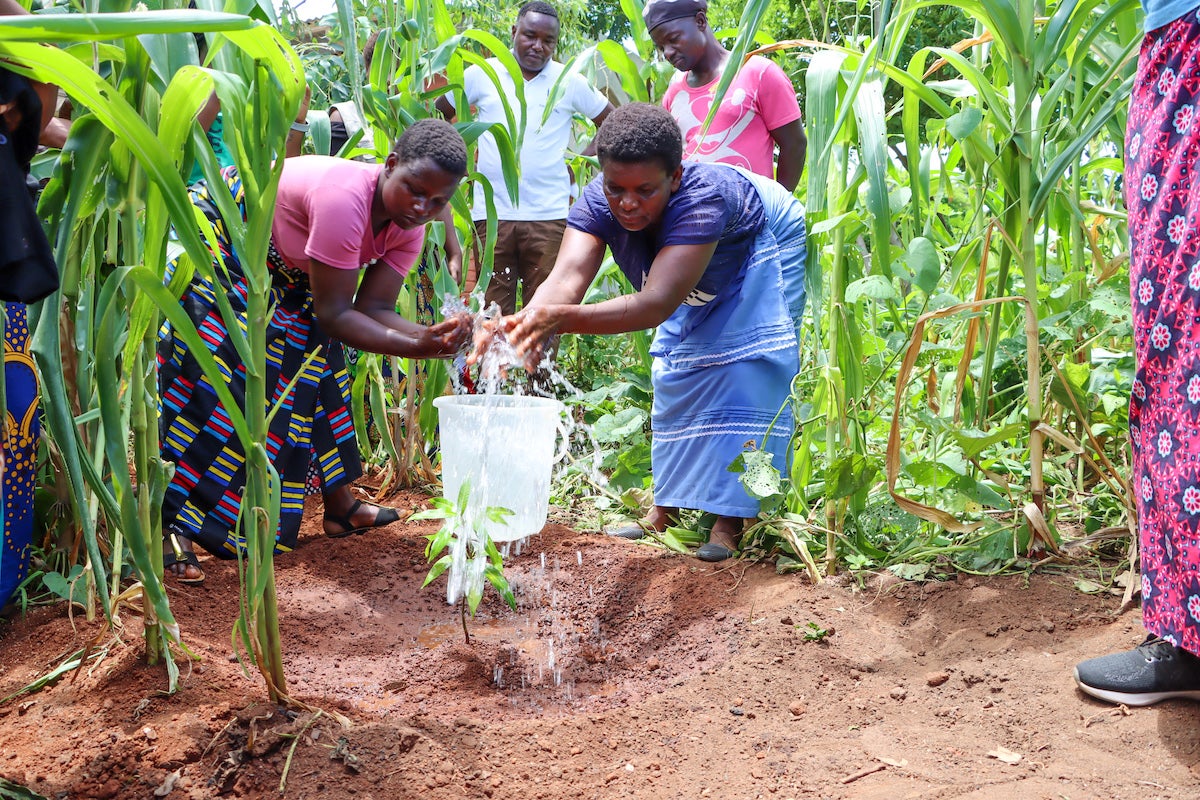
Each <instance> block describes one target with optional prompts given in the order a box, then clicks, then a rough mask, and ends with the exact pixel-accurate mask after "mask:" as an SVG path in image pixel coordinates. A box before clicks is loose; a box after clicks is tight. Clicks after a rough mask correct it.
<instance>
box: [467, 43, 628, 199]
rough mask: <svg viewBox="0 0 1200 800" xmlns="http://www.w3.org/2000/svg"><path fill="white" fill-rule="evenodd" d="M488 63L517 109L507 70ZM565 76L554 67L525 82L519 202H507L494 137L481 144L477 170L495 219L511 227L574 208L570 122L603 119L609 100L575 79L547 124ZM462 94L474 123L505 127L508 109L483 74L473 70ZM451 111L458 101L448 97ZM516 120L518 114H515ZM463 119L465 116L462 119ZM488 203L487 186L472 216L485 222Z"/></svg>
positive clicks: (548, 66) (560, 68) (479, 194)
mask: <svg viewBox="0 0 1200 800" xmlns="http://www.w3.org/2000/svg"><path fill="white" fill-rule="evenodd" d="M488 63H489V64H490V65H491V66H492V68H493V69H494V70H495V71H496V74H497V75H499V77H500V82H501V83H502V84H503V85H504V89H505V95H506V96H507V98H508V102H509V104H510V106H511V105H515V104H516V97H517V94H516V88H515V87H514V85H513V80H512V76H511V75H510V74H509V73H508V70H507V69H505V68H504V66H503V65H501V63H500V61H499V60H497V59H495V58H489V59H488ZM562 71H563V65H562V64H560V63H558V62H557V61H550V62H548V63H547V64H546V66H545V68H544V69H543V70H542V71H541V72H539V73H538V74H537V75H536V76H535V77H534V78H533V79H531V80H526V81H525V103H526V107H525V136H524V141H523V142H522V145H521V152H520V161H521V180H520V184H519V186H518V194H517V198H518V202H517V205H515V206H514V205H513V204H512V203H511V202H509V199H508V192H507V190H506V189H505V186H504V173H503V172H502V171H501V169H500V150H499V148H497V147H496V142H495V140H494V139H493V138H492V136H491V134H485V135H484V136H482V137H480V139H479V163H478V167H477V168H478V170H479V172H480V173H482V174H483V175H484V176H485V177H486V178H487V179H488V180H489V181H490V182H491V184H492V187H493V194H494V200H495V203H496V213H497V217H498V218H499V219H502V220H508V221H535V220H549V219H565V218H566V216H567V209H568V207H569V206H570V195H569V192H570V175H569V173H568V172H567V164H566V161H564V156H565V154H566V152H567V145H568V144H569V143H570V140H571V122H572V119H573V118H574V115H575V114H576V113H578V114H582V115H584V116H585V117H587V118H588V119H595V118H596V117H598V116H600V113H601V112H602V111H604V109H605V107H606V106H607V105H608V100H607V99H606V98H605V97H604V95H602V94H601V93H600V92H598V91H597V90H596V89H594V88H593V87H592V86H590V85H589V84H588V82H587V81H586V80H584V79H583V77H582V76H580V75H572V76H571V77H570V78H569V79H568V80H567V81H566V83H565V85H564V87H563V94H562V97H561V98H560V99H559V101H558V102H557V103H555V105H554V110H553V111H551V112H550V116H549V118H548V119H547V120H546V122H545V124H543V123H542V117H543V115H544V114H545V110H546V100H547V99H548V98H549V96H550V89H551V88H552V87H553V86H554V83H555V81H557V80H558V76H559V75H560V74H561V73H562ZM463 88H464V90H465V93H466V96H467V102H469V103H470V104H471V105H472V106H475V109H476V111H475V119H477V120H479V121H481V122H501V123H503V122H505V121H506V119H507V118H506V117H505V115H504V106H503V104H502V103H501V101H500V96H499V95H498V94H497V93H496V86H495V85H494V84H493V83H492V81H491V79H490V78H488V76H487V75H486V74H485V73H484V71H483V70H482V69H481V68H480V67H478V66H475V65H472V66H470V67H468V68H467V69H466V71H465V72H464V74H463ZM447 98H448V99H449V100H450V103H451V104H452V105H453V104H454V102H455V97H454V95H453V94H450V95H447ZM513 113H514V114H516V115H518V118H519V114H520V110H519V109H516V108H514V109H513ZM460 116H461V115H460ZM486 203H487V201H486V199H485V197H484V190H483V186H482V185H479V184H477V185H476V186H475V204H474V208H473V209H472V212H471V216H472V217H474V218H475V219H477V220H478V219H485V218H486V217H487V205H486Z"/></svg>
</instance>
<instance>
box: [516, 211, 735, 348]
mask: <svg viewBox="0 0 1200 800" xmlns="http://www.w3.org/2000/svg"><path fill="white" fill-rule="evenodd" d="M604 247H605V244H604V242H603V241H602V240H601V239H599V238H598V237H596V236H592V235H591V234H587V233H583V232H581V231H576V230H572V229H570V228H568V229H567V231H566V233H565V234H564V235H563V243H562V248H561V249H560V250H559V255H558V260H557V261H556V262H555V264H554V271H553V272H551V273H550V277H549V278H547V280H546V283H544V284H542V286H541V287H539V288H538V291H537V294H536V295H534V298H533V301H532V302H531V303H530V304H529V306H527V307H526V308H525V309H524V310H522V311H521V312H519V313H518V314H515V315H514V316H512V317H508V318H507V319H505V321H504V328H505V331H506V332H507V333H508V337H509V341H511V342H512V344H513V346H514V347H515V348H516V349H517V352H518V353H520V354H521V355H523V356H525V359H526V364H527V365H528V364H529V363H530V362H531V359H532V361H533V363H536V361H537V359H538V358H540V354H541V350H542V348H543V347H544V345H545V342H546V341H547V340H548V339H549V338H550V336H552V335H554V334H556V333H597V334H608V333H628V332H629V331H639V330H645V329H647V328H653V327H655V326H656V325H658V324H660V323H661V322H663V321H664V320H666V319H667V317H669V316H671V314H672V313H674V311H675V310H676V309H677V308H679V306H680V305H681V304H682V303H683V301H684V300H685V299H687V296H688V294H689V293H690V292H691V291H692V289H694V288H696V284H697V283H698V282H699V281H700V277H701V276H702V275H703V274H704V270H705V269H707V268H708V262H709V260H710V259H711V258H712V254H713V252H714V251H715V250H716V247H717V243H716V242H709V243H706V244H694V245H672V246H670V247H664V248H663V249H662V250H660V251H659V252H658V255H656V256H655V258H654V263H653V265H652V266H651V268H650V274H649V275H648V276H647V278H646V282H645V284H644V285H643V286H642V288H641V290H640V291H638V292H636V293H634V294H632V295H623V296H621V297H614V298H612V299H610V300H604V301H602V302H600V303H593V304H589V305H579V301H580V300H582V299H583V295H584V292H586V291H587V287H588V286H589V285H590V284H591V282H592V279H593V278H595V277H596V272H597V271H598V270H599V268H600V262H601V260H602V259H603V257H604Z"/></svg>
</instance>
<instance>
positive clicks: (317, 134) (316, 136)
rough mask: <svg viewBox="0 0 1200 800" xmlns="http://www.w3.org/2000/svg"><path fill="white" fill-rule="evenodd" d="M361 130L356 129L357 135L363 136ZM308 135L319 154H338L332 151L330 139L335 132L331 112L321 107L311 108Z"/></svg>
mask: <svg viewBox="0 0 1200 800" xmlns="http://www.w3.org/2000/svg"><path fill="white" fill-rule="evenodd" d="M362 134H363V132H362V131H361V130H359V131H355V134H354V135H355V136H357V137H361V136H362ZM308 135H309V136H310V137H311V138H312V143H313V150H314V151H316V153H317V155H319V156H328V155H337V154H336V153H330V152H329V148H330V146H331V142H330V140H331V139H332V136H333V133H332V130H331V129H330V126H329V112H328V111H323V110H320V109H315V108H314V109H309V111H308Z"/></svg>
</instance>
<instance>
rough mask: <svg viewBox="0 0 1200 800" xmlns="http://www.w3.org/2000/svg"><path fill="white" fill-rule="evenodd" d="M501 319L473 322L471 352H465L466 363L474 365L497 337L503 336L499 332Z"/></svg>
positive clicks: (485, 353)
mask: <svg viewBox="0 0 1200 800" xmlns="http://www.w3.org/2000/svg"><path fill="white" fill-rule="evenodd" d="M501 322H503V320H502V319H499V318H497V319H480V320H478V322H476V324H475V331H474V341H473V342H472V344H471V352H470V353H468V354H467V365H468V366H472V367H473V366H475V365H476V364H478V363H479V362H481V361H483V359H484V358H485V357H486V356H487V354H488V351H489V350H490V349H491V348H492V345H493V344H494V343H495V341H496V339H497V337H499V336H503V334H502V333H501V332H500V323H501Z"/></svg>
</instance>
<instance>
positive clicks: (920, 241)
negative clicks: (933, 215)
mask: <svg viewBox="0 0 1200 800" xmlns="http://www.w3.org/2000/svg"><path fill="white" fill-rule="evenodd" d="M905 259H906V261H907V262H908V268H909V270H910V271H911V272H912V276H913V283H914V284H916V286H917V288H918V289H920V290H921V291H922V292H924V293H925V295H926V296H929V295H932V294H933V290H934V289H936V288H937V284H938V279H939V278H940V277H941V275H942V264H941V261H940V259H938V253H937V249H936V248H935V247H934V246H933V242H931V241H929V240H928V239H926V238H925V237H924V236H917V237H915V238H914V239H912V240H911V241H910V242H909V243H908V254H907V255H906V256H905Z"/></svg>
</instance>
